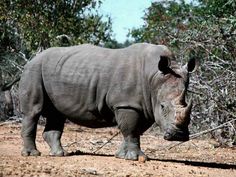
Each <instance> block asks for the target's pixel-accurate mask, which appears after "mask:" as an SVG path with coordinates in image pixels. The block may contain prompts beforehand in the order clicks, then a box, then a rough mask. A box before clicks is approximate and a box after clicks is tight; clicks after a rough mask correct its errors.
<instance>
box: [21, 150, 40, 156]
mask: <svg viewBox="0 0 236 177" xmlns="http://www.w3.org/2000/svg"><path fill="white" fill-rule="evenodd" d="M21 155H22V156H24V157H27V156H40V155H41V152H39V151H38V150H37V149H33V150H23V151H22V152H21Z"/></svg>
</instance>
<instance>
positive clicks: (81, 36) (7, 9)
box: [0, 0, 112, 86]
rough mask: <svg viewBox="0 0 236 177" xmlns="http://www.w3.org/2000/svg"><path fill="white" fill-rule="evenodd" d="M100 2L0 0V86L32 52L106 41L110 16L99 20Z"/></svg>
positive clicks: (109, 30)
mask: <svg viewBox="0 0 236 177" xmlns="http://www.w3.org/2000/svg"><path fill="white" fill-rule="evenodd" d="M100 4H101V1H100V0H80V1H77V0H69V1H68V0H47V1H44V0H37V1H32V0H2V1H1V2H0V86H2V85H3V84H5V83H9V82H10V81H11V80H14V77H15V76H16V75H18V73H19V72H21V71H22V66H23V65H24V64H25V63H26V62H27V60H28V59H29V58H30V57H32V56H33V55H34V54H35V53H36V52H40V51H42V50H44V49H46V48H49V47H52V46H69V45H76V44H81V43H93V44H97V45H98V44H100V43H105V42H107V41H110V36H111V33H112V30H111V20H110V18H109V17H107V20H106V21H104V20H102V16H101V15H99V14H98V12H97V9H98V8H99V6H100Z"/></svg>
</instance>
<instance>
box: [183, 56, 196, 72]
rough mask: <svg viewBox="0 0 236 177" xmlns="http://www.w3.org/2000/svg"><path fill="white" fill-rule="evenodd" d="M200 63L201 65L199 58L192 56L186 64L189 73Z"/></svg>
mask: <svg viewBox="0 0 236 177" xmlns="http://www.w3.org/2000/svg"><path fill="white" fill-rule="evenodd" d="M198 65H199V62H198V60H196V58H191V59H190V60H189V61H188V63H187V64H186V69H187V71H188V72H189V73H192V72H194V71H196V70H197V68H198Z"/></svg>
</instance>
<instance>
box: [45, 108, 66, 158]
mask: <svg viewBox="0 0 236 177" xmlns="http://www.w3.org/2000/svg"><path fill="white" fill-rule="evenodd" d="M64 123H65V118H64V117H63V116H62V115H60V114H59V113H58V114H54V116H52V115H50V116H47V117H46V126H45V129H44V132H43V138H44V140H45V141H46V142H47V143H48V145H49V147H50V153H49V155H51V156H66V155H68V153H67V152H66V151H65V150H64V149H63V148H62V146H61V136H62V132H63V129H64Z"/></svg>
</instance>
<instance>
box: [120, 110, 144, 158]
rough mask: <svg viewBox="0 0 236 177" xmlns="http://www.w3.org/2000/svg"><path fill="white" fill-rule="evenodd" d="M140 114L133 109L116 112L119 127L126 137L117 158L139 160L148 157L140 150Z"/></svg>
mask: <svg viewBox="0 0 236 177" xmlns="http://www.w3.org/2000/svg"><path fill="white" fill-rule="evenodd" d="M139 118H140V117H139V114H138V113H137V112H136V111H135V110H132V109H119V110H117V112H116V119H117V123H118V127H119V129H120V131H121V133H122V135H123V137H124V140H123V143H122V144H121V146H120V149H119V150H118V151H117V152H116V154H115V157H117V158H122V159H127V160H138V158H139V156H143V157H144V158H145V159H147V157H146V156H145V154H144V153H143V152H142V151H141V148H140V132H139V130H138V123H139Z"/></svg>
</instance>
